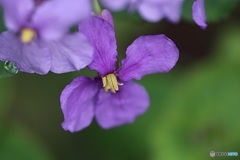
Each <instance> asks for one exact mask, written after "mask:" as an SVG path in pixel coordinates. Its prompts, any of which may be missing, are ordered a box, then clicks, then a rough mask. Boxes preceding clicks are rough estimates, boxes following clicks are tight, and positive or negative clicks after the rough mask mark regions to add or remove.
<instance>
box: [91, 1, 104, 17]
mask: <svg viewBox="0 0 240 160" xmlns="http://www.w3.org/2000/svg"><path fill="white" fill-rule="evenodd" d="M93 10H94V13H95V14H101V12H102V9H101V7H100V5H99V2H98V0H93Z"/></svg>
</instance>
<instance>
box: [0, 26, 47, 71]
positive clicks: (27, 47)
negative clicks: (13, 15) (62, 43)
mask: <svg viewBox="0 0 240 160" xmlns="http://www.w3.org/2000/svg"><path fill="white" fill-rule="evenodd" d="M0 60H2V61H7V60H9V61H12V62H13V63H14V64H15V65H16V67H17V68H18V69H19V70H20V71H23V72H28V73H38V74H46V73H47V72H48V71H49V70H50V67H51V55H50V54H49V50H48V46H47V44H46V43H44V42H42V41H37V40H34V41H32V42H31V43H30V44H23V43H22V42H21V41H20V39H19V37H18V36H16V34H14V33H12V32H9V31H6V32H3V33H1V35H0Z"/></svg>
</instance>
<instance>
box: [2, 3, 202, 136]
mask: <svg viewBox="0 0 240 160" xmlns="http://www.w3.org/2000/svg"><path fill="white" fill-rule="evenodd" d="M101 2H102V3H103V4H104V5H105V6H107V7H108V8H110V9H112V10H115V11H118V10H123V9H128V10H129V11H131V12H133V11H138V12H139V14H140V15H141V16H142V17H143V18H144V19H145V20H147V21H150V22H157V21H160V20H161V19H163V18H167V19H168V20H169V21H171V22H177V21H179V19H180V16H181V8H182V4H183V0H114V1H113V0H101ZM0 5H1V6H2V8H3V12H4V21H5V25H6V28H7V31H5V32H3V33H1V34H0V60H2V61H11V62H13V63H14V64H15V65H16V67H17V68H18V69H19V70H20V71H23V72H28V73H38V74H47V73H48V72H50V71H51V72H54V73H65V72H71V71H78V70H80V69H82V68H84V67H86V66H88V68H89V69H90V70H95V71H97V73H98V74H97V75H96V77H94V78H88V77H82V76H80V77H78V78H76V79H74V80H73V81H72V82H71V83H70V84H69V85H68V86H66V87H65V89H64V90H63V92H62V94H61V98H60V101H61V108H62V111H63V114H64V122H63V123H62V126H63V128H64V129H65V130H68V131H70V132H76V131H80V130H82V129H84V128H86V127H87V126H89V125H90V123H91V122H92V120H93V118H94V117H96V120H97V122H98V123H99V125H100V126H101V127H102V128H106V129H108V128H112V127H115V126H119V125H122V124H126V123H131V122H133V121H134V120H135V119H136V117H137V116H139V115H141V114H143V113H144V112H146V110H147V109H148V107H149V96H148V93H147V92H146V90H145V89H144V87H143V86H141V85H139V84H137V83H135V82H133V80H134V79H136V80H140V79H141V78H142V77H143V76H145V75H148V74H153V73H163V72H169V71H170V70H171V69H172V68H173V67H174V66H175V64H176V63H177V61H178V58H179V51H178V48H177V47H176V45H175V44H174V42H173V41H172V40H170V39H169V38H168V37H166V36H165V35H163V34H159V35H149V36H140V37H138V38H137V39H136V40H135V41H134V42H133V43H132V44H131V45H130V46H129V47H128V48H127V50H126V58H125V59H124V60H123V61H122V63H121V66H120V67H119V66H118V61H117V43H116V38H115V31H114V22H113V18H112V15H111V13H110V12H109V11H108V10H103V11H102V12H101V14H99V15H93V13H92V8H93V7H92V3H91V1H90V0H0ZM192 9H193V19H194V20H195V22H196V23H197V24H198V25H199V26H201V27H202V28H205V27H206V22H205V21H206V16H205V12H204V0H195V2H194V4H193V7H192ZM74 25H78V32H74V33H70V28H71V27H72V26H74Z"/></svg>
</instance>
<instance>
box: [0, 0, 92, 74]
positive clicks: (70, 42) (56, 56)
mask: <svg viewBox="0 0 240 160" xmlns="http://www.w3.org/2000/svg"><path fill="white" fill-rule="evenodd" d="M0 5H1V6H2V8H3V11H4V20H5V24H6V27H7V28H8V31H6V32H3V33H2V34H1V35H0V60H2V61H12V62H13V63H14V64H15V65H16V67H17V68H18V69H19V70H21V71H24V72H29V73H39V74H46V73H48V72H49V71H52V72H55V73H63V72H70V71H75V70H79V69H81V68H83V67H85V66H87V65H88V64H89V63H91V61H92V58H93V48H92V46H91V45H90V43H89V41H88V40H87V38H86V37H85V36H84V35H83V34H81V33H75V34H67V33H68V31H69V29H70V27H71V26H73V25H74V24H77V23H79V22H80V21H82V20H83V19H85V18H87V17H89V16H90V13H91V2H90V1H89V0H51V1H48V0H0Z"/></svg>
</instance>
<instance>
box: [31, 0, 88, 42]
mask: <svg viewBox="0 0 240 160" xmlns="http://www.w3.org/2000/svg"><path fill="white" fill-rule="evenodd" d="M90 14H91V2H90V1H89V0H51V1H45V2H43V3H42V4H41V5H40V6H39V7H38V8H37V11H36V13H35V14H34V17H33V26H34V28H36V29H37V30H38V33H39V35H40V37H41V38H43V39H45V40H49V39H51V40H52V39H59V38H60V37H62V36H63V35H64V34H65V33H67V32H68V31H69V29H70V27H71V26H73V25H75V24H77V23H79V22H80V21H81V20H83V19H85V18H87V17H88V16H90Z"/></svg>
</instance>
